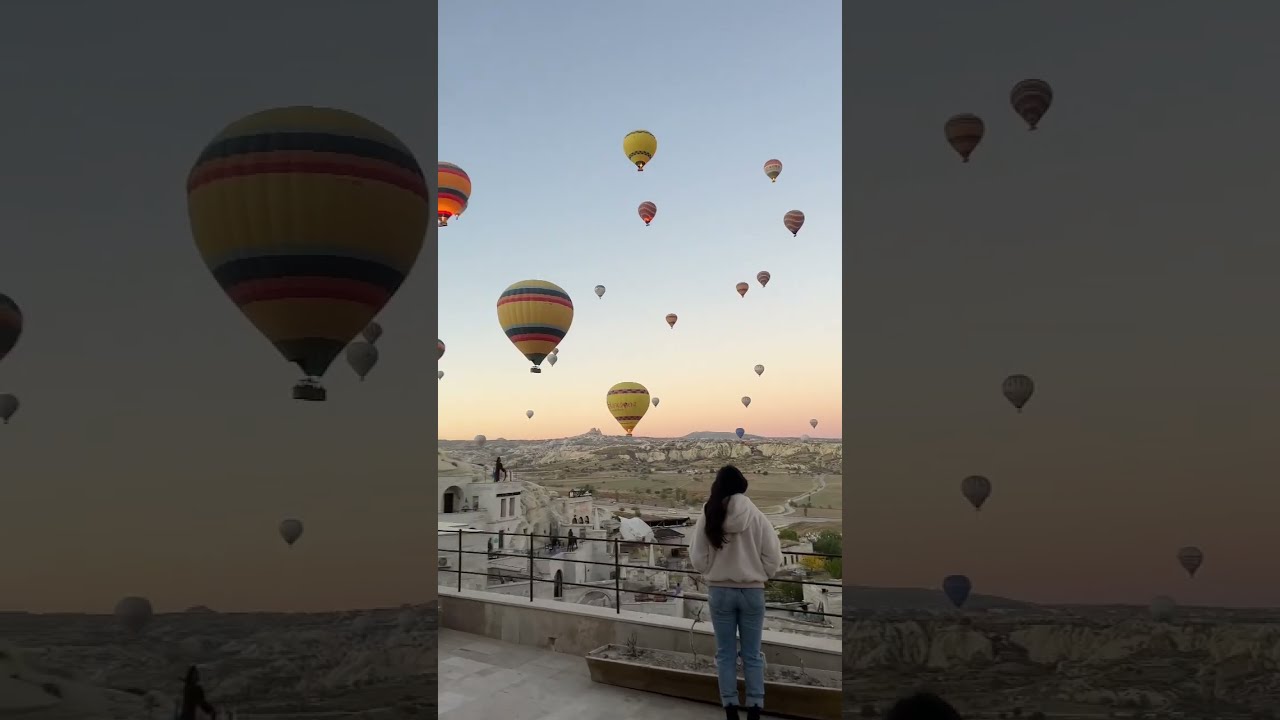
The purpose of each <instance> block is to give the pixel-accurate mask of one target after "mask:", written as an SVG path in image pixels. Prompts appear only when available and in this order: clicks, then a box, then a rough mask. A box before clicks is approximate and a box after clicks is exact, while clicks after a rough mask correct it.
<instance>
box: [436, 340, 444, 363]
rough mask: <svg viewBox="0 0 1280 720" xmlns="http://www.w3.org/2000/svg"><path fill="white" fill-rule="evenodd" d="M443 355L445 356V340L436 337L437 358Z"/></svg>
mask: <svg viewBox="0 0 1280 720" xmlns="http://www.w3.org/2000/svg"><path fill="white" fill-rule="evenodd" d="M442 357H444V341H443V340H441V339H440V338H436V359H437V360H439V359H440V358H442Z"/></svg>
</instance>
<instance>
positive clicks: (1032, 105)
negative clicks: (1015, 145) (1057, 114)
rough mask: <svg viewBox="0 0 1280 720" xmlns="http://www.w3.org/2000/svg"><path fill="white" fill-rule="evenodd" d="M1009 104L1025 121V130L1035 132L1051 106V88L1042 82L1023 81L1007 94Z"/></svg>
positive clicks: (1033, 80)
mask: <svg viewBox="0 0 1280 720" xmlns="http://www.w3.org/2000/svg"><path fill="white" fill-rule="evenodd" d="M1009 104H1010V105H1012V106H1013V111H1014V112H1016V113H1018V117H1020V118H1022V119H1023V120H1025V121H1026V123H1027V129H1028V130H1035V129H1036V127H1037V126H1038V125H1039V124H1040V119H1041V118H1043V117H1044V114H1045V113H1047V112H1049V107H1050V106H1051V105H1053V88H1051V87H1049V83H1047V82H1045V81H1043V80H1035V79H1031V80H1023V81H1022V82H1020V83H1018V84H1017V85H1014V86H1013V90H1011V91H1010V92H1009Z"/></svg>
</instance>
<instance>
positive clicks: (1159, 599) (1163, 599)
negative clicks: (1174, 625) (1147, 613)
mask: <svg viewBox="0 0 1280 720" xmlns="http://www.w3.org/2000/svg"><path fill="white" fill-rule="evenodd" d="M1177 609H1178V603H1177V602H1175V601H1174V599H1173V598H1171V597H1169V596H1168V595H1157V596H1155V597H1154V598H1152V599H1151V617H1152V619H1154V620H1155V621H1156V622H1169V621H1170V620H1173V614H1174V612H1175V611H1176V610H1177Z"/></svg>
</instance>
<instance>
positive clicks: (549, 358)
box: [547, 353, 560, 367]
mask: <svg viewBox="0 0 1280 720" xmlns="http://www.w3.org/2000/svg"><path fill="white" fill-rule="evenodd" d="M559 360H560V356H559V355H556V354H555V353H551V354H550V355H548V356H547V362H549V363H551V367H555V366H556V362H557V361H559Z"/></svg>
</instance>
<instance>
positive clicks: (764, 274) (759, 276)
mask: <svg viewBox="0 0 1280 720" xmlns="http://www.w3.org/2000/svg"><path fill="white" fill-rule="evenodd" d="M772 277H773V276H772V275H770V274H769V271H768V270H761V271H760V272H758V273H756V282H758V283H760V287H767V286H768V285H769V279H770V278H772Z"/></svg>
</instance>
